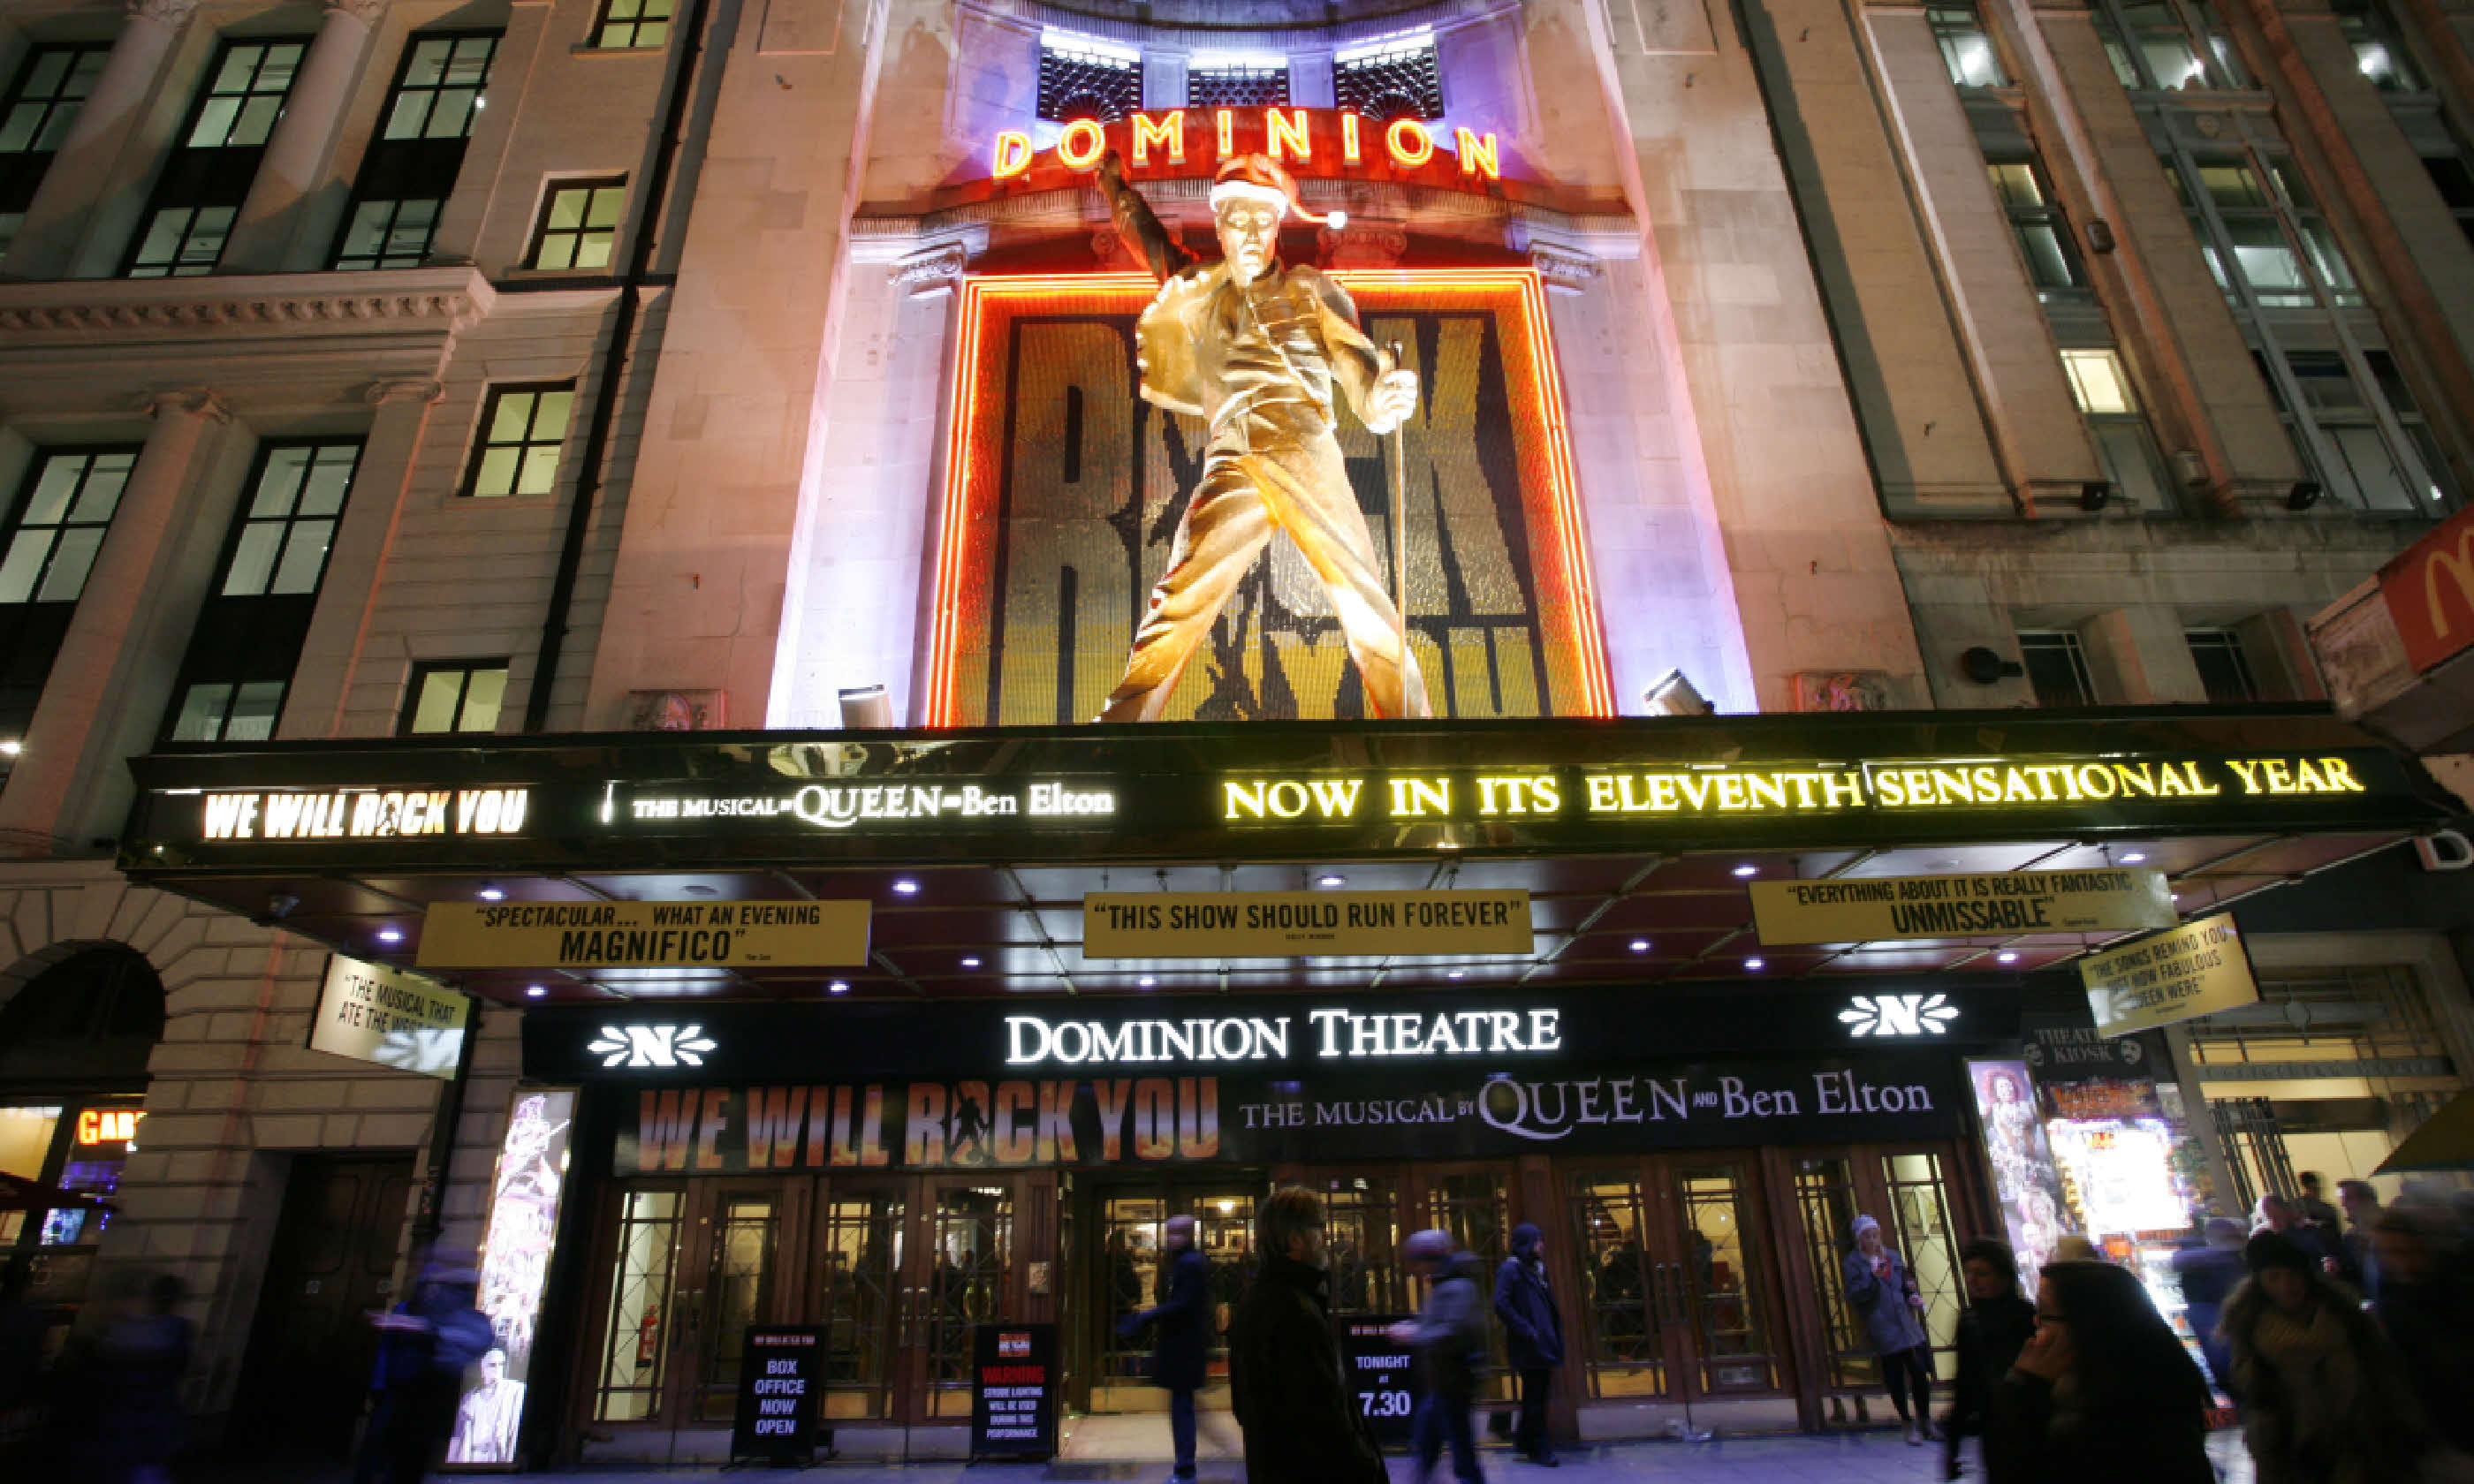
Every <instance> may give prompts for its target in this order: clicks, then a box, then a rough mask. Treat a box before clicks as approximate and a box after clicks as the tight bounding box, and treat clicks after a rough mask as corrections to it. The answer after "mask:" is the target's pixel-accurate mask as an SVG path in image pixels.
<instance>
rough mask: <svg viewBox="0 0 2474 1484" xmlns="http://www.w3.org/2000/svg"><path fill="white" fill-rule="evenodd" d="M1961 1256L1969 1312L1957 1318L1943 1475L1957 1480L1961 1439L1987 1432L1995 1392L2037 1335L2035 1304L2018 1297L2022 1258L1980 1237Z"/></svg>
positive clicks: (1945, 1421) (1944, 1421)
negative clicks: (1954, 1371) (1988, 1411)
mask: <svg viewBox="0 0 2474 1484" xmlns="http://www.w3.org/2000/svg"><path fill="white" fill-rule="evenodd" d="M1958 1252H1959V1257H1958V1265H1959V1271H1960V1273H1961V1274H1963V1275H1964V1276H1965V1278H1966V1281H1967V1312H1966V1313H1964V1314H1961V1315H1960V1316H1959V1317H1958V1376H1957V1378H1956V1379H1955V1380H1953V1382H1952V1383H1951V1406H1950V1412H1949V1414H1948V1415H1946V1416H1945V1417H1943V1418H1942V1423H1941V1435H1942V1438H1943V1439H1944V1441H1945V1442H1946V1443H1947V1444H1948V1448H1947V1449H1946V1450H1945V1454H1944V1463H1945V1464H1946V1466H1947V1467H1946V1469H1945V1471H1944V1472H1945V1475H1946V1476H1947V1477H1949V1478H1953V1479H1954V1478H1957V1477H1958V1476H1959V1474H1960V1472H1961V1471H1960V1468H1959V1458H1958V1445H1959V1440H1960V1439H1961V1438H1964V1437H1966V1436H1967V1435H1968V1434H1970V1433H1980V1432H1982V1431H1983V1430H1984V1417H1985V1412H1986V1409H1987V1408H1988V1407H1990V1406H1991V1405H1992V1402H1993V1388H1994V1387H1995V1386H1996V1385H1997V1384H1999V1383H2000V1382H2001V1378H2002V1377H2003V1376H2007V1375H2009V1374H2010V1366H2011V1363H2012V1362H2013V1361H2016V1360H2017V1359H2018V1358H2019V1352H2020V1351H2022V1350H2024V1349H2025V1348H2026V1344H2027V1340H2028V1337H2029V1336H2031V1335H2033V1334H2034V1333H2035V1332H2036V1305H2034V1304H2030V1303H2028V1302H2027V1301H2026V1300H2025V1298H2023V1297H2021V1296H2020V1293H2019V1256H2018V1254H2016V1253H2014V1252H2012V1251H2011V1250H2010V1249H2009V1247H2007V1246H2006V1245H2004V1244H2003V1243H2001V1242H1999V1241H1996V1240H1994V1239H1993V1238H1992V1237H1989V1236H1979V1237H1977V1238H1976V1239H1975V1240H1974V1241H1971V1242H1969V1243H1968V1244H1967V1245H1966V1246H1964V1247H1962V1248H1960V1249H1959V1250H1958Z"/></svg>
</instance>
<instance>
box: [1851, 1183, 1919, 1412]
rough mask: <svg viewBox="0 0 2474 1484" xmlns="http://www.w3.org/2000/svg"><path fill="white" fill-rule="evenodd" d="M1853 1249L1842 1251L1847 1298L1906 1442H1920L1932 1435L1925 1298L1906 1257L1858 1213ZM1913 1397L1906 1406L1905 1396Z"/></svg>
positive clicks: (1866, 1217) (1852, 1229)
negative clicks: (1868, 1342) (1878, 1367)
mask: <svg viewBox="0 0 2474 1484" xmlns="http://www.w3.org/2000/svg"><path fill="white" fill-rule="evenodd" d="M1849 1230H1850V1231H1851V1232H1852V1233H1853V1234H1854V1235H1855V1238H1856V1250H1855V1251H1853V1252H1851V1253H1849V1254H1848V1255H1847V1262H1846V1267H1845V1274H1846V1280H1847V1302H1848V1303H1850V1304H1854V1305H1855V1306H1856V1317H1858V1318H1860V1319H1862V1320H1863V1321H1864V1332H1865V1333H1866V1335H1868V1336H1869V1337H1870V1338H1871V1339H1872V1341H1873V1353H1874V1354H1876V1355H1879V1356H1880V1359H1881V1383H1882V1384H1883V1385H1885V1386H1887V1387H1888V1388H1889V1389H1890V1405H1892V1406H1894V1407H1897V1408H1898V1409H1899V1421H1901V1422H1903V1423H1905V1424H1907V1442H1908V1444H1909V1445H1910V1446H1911V1447H1916V1446H1922V1444H1923V1443H1924V1441H1925V1440H1926V1439H1927V1438H1929V1437H1931V1436H1933V1425H1932V1342H1931V1341H1930V1340H1928V1339H1927V1338H1926V1337H1925V1297H1924V1295H1923V1294H1922V1293H1921V1292H1919V1291H1918V1290H1917V1288H1916V1278H1915V1275H1914V1274H1913V1273H1911V1272H1909V1271H1908V1269H1907V1261H1906V1259H1905V1258H1904V1257H1900V1256H1899V1255H1898V1254H1897V1253H1896V1252H1893V1251H1892V1250H1891V1249H1890V1247H1889V1245H1888V1244H1887V1243H1885V1242H1883V1241H1882V1240H1881V1224H1880V1222H1878V1221H1875V1220H1874V1219H1873V1218H1872V1217H1870V1216H1858V1217H1856V1222H1855V1225H1854V1226H1853V1227H1851V1228H1850V1229H1849ZM1911 1396H1912V1398H1913V1399H1914V1402H1915V1407H1914V1410H1913V1411H1910V1410H1908V1405H1907V1403H1908V1400H1909V1398H1910V1397H1911Z"/></svg>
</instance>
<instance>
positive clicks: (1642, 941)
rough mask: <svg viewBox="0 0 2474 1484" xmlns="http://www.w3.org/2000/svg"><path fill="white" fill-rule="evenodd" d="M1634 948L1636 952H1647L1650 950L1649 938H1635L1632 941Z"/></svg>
mask: <svg viewBox="0 0 2474 1484" xmlns="http://www.w3.org/2000/svg"><path fill="white" fill-rule="evenodd" d="M1632 950H1633V951H1634V952H1635V953H1646V952H1648V951H1649V940H1648V939H1646V938H1635V939H1634V940H1633V941H1632Z"/></svg>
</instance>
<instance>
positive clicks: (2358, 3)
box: [2336, 0, 2423, 93]
mask: <svg viewBox="0 0 2474 1484" xmlns="http://www.w3.org/2000/svg"><path fill="white" fill-rule="evenodd" d="M2336 10H2337V29H2338V30H2340V31H2341V32H2343V33H2344V36H2345V41H2346V44H2347V45H2349V46H2351V47H2353V49H2354V65H2355V67H2356V68H2358V69H2359V70H2360V71H2361V72H2362V74H2363V76H2364V77H2365V78H2367V79H2369V80H2370V84H2371V85H2372V86H2373V87H2376V88H2378V89H2379V90H2380V91H2381V92H2384V93H2418V92H2421V91H2422V90H2423V81H2422V75H2421V74H2420V73H2419V72H2416V71H2415V70H2414V66H2413V61H2412V60H2410V59H2409V58H2408V57H2407V56H2406V54H2405V46H2404V44H2403V42H2402V41H2401V40H2400V39H2399V37H2398V36H2397V34H2396V28H2395V27H2393V26H2391V25H2389V18H2388V16H2387V15H2386V14H2384V13H2382V12H2381V10H2380V8H2379V5H2378V0H2337V7H2336Z"/></svg>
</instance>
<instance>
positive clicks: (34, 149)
mask: <svg viewBox="0 0 2474 1484" xmlns="http://www.w3.org/2000/svg"><path fill="white" fill-rule="evenodd" d="M110 55H111V48H110V47H109V46H102V45H94V46H38V47H36V48H34V49H33V50H32V51H30V52H28V53H27V54H26V60H25V61H24V63H23V64H21V65H20V66H19V67H18V68H17V76H16V79H15V80H14V81H13V82H12V83H11V84H9V92H8V95H7V96H6V97H5V98H0V257H6V256H8V254H9V244H10V243H12V241H14V240H15V239H16V236H17V228H18V227H20V226H22V225H23V224H24V222H25V219H26V208H27V207H28V206H29V205H31V204H33V203H34V200H35V191H36V187H38V186H40V185H41V184H42V183H43V176H44V173H45V172H47V171H48V170H50V169H51V167H52V156H53V154H54V153H55V152H56V151H58V150H59V149H60V147H61V140H62V139H65V138H67V137H68V132H69V126H70V125H71V124H74V123H76V122H77V115H78V108H79V107H80V106H81V105H83V104H84V103H85V96H86V94H87V93H89V92H92V91H93V90H94V80H95V79H96V78H97V77H99V76H101V75H102V73H103V63H104V60H105V59H106V58H108V57H109V56H110Z"/></svg>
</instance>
